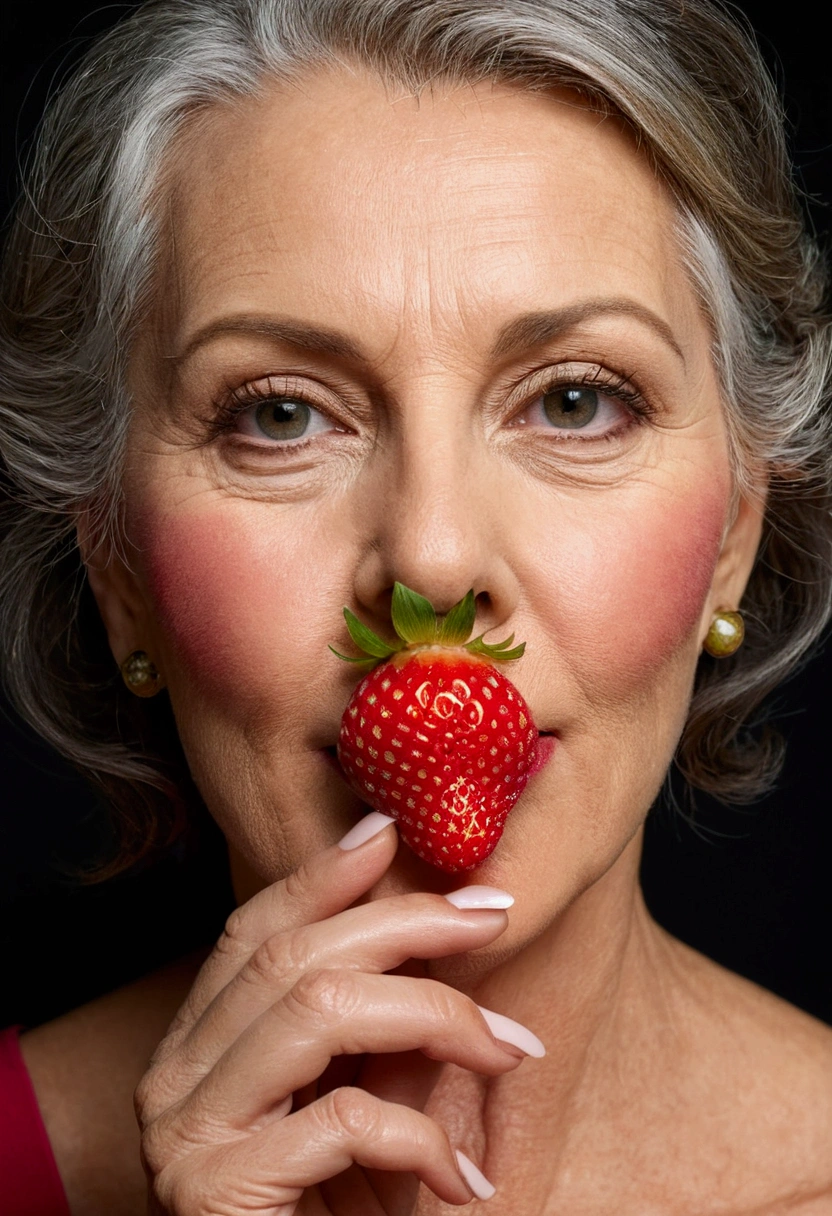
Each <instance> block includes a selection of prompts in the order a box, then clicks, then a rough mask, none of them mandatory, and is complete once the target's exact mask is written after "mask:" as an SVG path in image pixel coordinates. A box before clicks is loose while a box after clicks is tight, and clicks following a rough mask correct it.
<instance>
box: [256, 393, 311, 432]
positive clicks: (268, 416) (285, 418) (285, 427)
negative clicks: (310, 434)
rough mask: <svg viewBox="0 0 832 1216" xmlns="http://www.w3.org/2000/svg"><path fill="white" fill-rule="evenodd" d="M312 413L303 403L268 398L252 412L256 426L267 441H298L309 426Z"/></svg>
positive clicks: (286, 399) (288, 399)
mask: <svg viewBox="0 0 832 1216" xmlns="http://www.w3.org/2000/svg"><path fill="white" fill-rule="evenodd" d="M311 413H312V411H311V409H310V407H309V406H308V405H307V404H306V403H305V402H303V401H294V400H292V398H290V397H269V399H268V401H264V402H262V404H261V405H258V407H257V409H256V410H255V411H254V417H255V419H256V420H257V425H258V427H259V428H260V430H261V431H262V432H263V434H264V435H268V437H269V439H300V438H301V436H302V435H303V434H304V433H305V431H306V428H307V427H308V426H309V418H310V415H311Z"/></svg>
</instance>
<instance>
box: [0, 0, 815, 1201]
mask: <svg viewBox="0 0 832 1216" xmlns="http://www.w3.org/2000/svg"><path fill="white" fill-rule="evenodd" d="M823 288H824V280H823V276H822V273H821V270H820V268H819V265H818V261H817V256H816V252H815V250H814V248H813V246H812V244H811V242H810V241H809V239H808V238H807V237H806V235H805V234H804V232H803V230H802V227H801V224H800V222H799V220H798V217H797V212H796V208H795V204H794V200H793V196H792V194H791V191H790V186H789V178H788V173H787V168H786V165H785V161H784V153H783V144H782V135H781V129H780V119H779V111H778V107H777V103H776V98H775V97H774V95H773V92H772V87H771V85H770V83H769V81H768V79H767V78H766V76H765V73H764V71H763V69H762V68H761V66H760V63H759V61H758V58H757V55H756V52H755V51H754V49H753V47H752V46H751V45H750V44H749V42H748V40H747V38H746V37H745V35H744V33H743V32H742V31H740V30H738V29H737V28H736V27H735V26H734V25H733V24H732V23H731V21H730V20H729V19H728V18H727V17H726V16H725V14H724V13H723V12H722V11H721V10H720V9H718V8H715V7H714V6H712V5H711V4H709V3H707V2H706V0H687V2H686V3H685V4H684V5H682V4H677V3H675V2H671V0H626V2H624V0H621V2H620V3H610V4H605V5H598V4H596V3H594V0H569V3H566V2H565V0H499V3H498V2H497V0H477V2H475V3H471V0H465V2H464V3H462V2H460V0H152V2H151V3H149V4H146V5H144V6H143V7H141V8H140V9H139V10H138V11H137V12H136V13H135V14H134V15H133V16H132V17H130V18H129V19H128V20H127V21H125V22H124V23H123V24H121V25H120V26H119V27H117V28H116V29H115V31H114V32H112V33H111V34H109V35H108V36H107V37H106V38H105V39H104V40H103V41H102V42H101V43H100V44H99V45H98V46H97V48H95V49H93V51H92V53H91V54H90V55H88V57H87V59H86V60H85V62H84V63H83V64H82V65H81V67H80V69H79V71H78V72H77V74H76V75H75V77H74V79H73V80H72V82H71V83H70V84H69V86H68V88H67V89H66V90H65V91H64V93H63V95H62V96H61V97H60V98H59V99H58V100H57V102H56V103H55V105H54V107H53V110H52V113H51V116H50V117H49V118H48V120H47V123H46V126H45V128H44V130H43V133H42V137H41V142H40V151H39V156H38V159H37V162H36V164H35V166H34V172H33V178H32V182H31V184H30V188H29V191H28V193H27V197H26V200H25V202H24V204H23V206H22V208H21V210H20V213H19V216H18V219H17V225H16V228H15V229H14V231H13V234H12V240H11V246H10V253H9V258H8V269H7V272H6V280H5V306H4V312H3V327H4V328H3V335H2V342H3V360H4V373H3V374H4V383H3V389H2V451H3V457H4V460H5V475H6V479H7V486H8V500H9V505H8V508H7V510H8V514H9V519H10V527H9V531H8V537H7V540H6V542H5V548H4V550H3V574H2V578H3V583H2V612H3V619H4V634H5V637H6V640H7V643H8V645H7V653H6V659H5V673H6V681H7V685H8V687H9V689H10V690H11V693H12V695H13V696H14V698H15V701H16V704H17V705H18V706H19V707H20V709H21V711H22V712H23V713H24V714H25V715H26V716H27V718H28V720H29V721H30V722H32V723H34V724H35V725H36V727H37V728H38V729H39V730H40V731H41V732H42V734H43V735H44V736H45V737H46V738H48V739H49V740H50V741H51V742H52V743H53V744H54V745H56V746H57V747H58V748H59V749H60V750H62V751H63V752H64V754H66V755H68V756H69V757H71V759H72V760H73V761H74V762H75V763H76V764H77V765H79V766H80V767H81V768H82V769H83V770H84V771H86V772H88V773H89V774H91V775H92V776H93V777H94V778H95V779H96V780H97V781H98V782H99V784H100V785H101V786H103V788H104V789H105V790H106V791H107V793H108V796H109V798H110V800H111V802H112V806H113V808H114V812H115V814H116V815H117V817H118V820H119V823H120V824H121V825H122V834H123V839H124V854H123V856H124V858H128V857H135V856H137V855H139V854H140V853H141V852H142V850H143V849H146V848H148V847H149V845H150V844H151V843H152V842H153V841H154V840H156V839H159V838H161V837H162V836H164V834H165V833H170V831H171V828H172V826H175V823H176V822H177V821H180V820H181V819H182V818H183V817H186V816H187V815H188V814H189V812H190V808H193V807H195V806H197V805H198V804H199V803H200V801H201V802H202V803H204V805H205V806H206V807H207V808H208V810H209V811H210V813H211V815H212V816H213V817H214V818H215V820H216V821H217V823H218V824H219V826H220V827H221V829H222V831H223V833H224V835H225V837H226V839H227V842H228V853H229V858H230V865H231V872H232V876H233V881H234V888H235V893H236V896H237V900H238V904H239V907H238V909H237V910H236V911H235V913H234V914H233V915H232V917H231V919H230V921H229V922H228V925H227V928H226V931H225V933H224V935H223V936H222V938H221V940H220V941H219V942H218V943H217V946H216V948H215V949H214V950H213V951H212V952H211V954H210V955H209V956H208V957H207V959H205V958H201V959H198V960H186V961H185V962H183V963H182V964H181V965H180V966H177V967H174V968H172V969H169V970H167V971H165V972H163V973H160V974H157V975H154V976H151V977H150V978H148V979H146V980H144V981H141V982H139V983H138V984H135V985H133V986H132V987H130V988H128V989H125V990H123V991H120V992H118V993H116V994H114V995H112V996H110V997H108V998H105V999H104V1000H101V1001H98V1002H96V1003H94V1004H93V1005H91V1006H88V1007H86V1008H84V1009H81V1010H78V1011H77V1012H76V1013H74V1014H71V1015H69V1016H68V1017H65V1018H63V1019H60V1020H59V1021H58V1022H56V1023H53V1024H51V1025H47V1026H44V1027H42V1028H40V1029H38V1030H36V1031H33V1032H31V1033H30V1034H28V1035H26V1036H24V1038H23V1054H24V1058H25V1061H26V1064H27V1066H28V1069H29V1072H30V1075H31V1078H32V1082H33V1085H34V1091H35V1093H36V1094H37V1098H38V1100H39V1103H40V1108H41V1111H42V1117H43V1121H44V1125H45V1128H46V1131H47V1133H48V1136H49V1140H50V1142H51V1151H52V1152H53V1153H54V1158H55V1161H56V1163H57V1170H58V1171H59V1175H60V1179H61V1180H62V1186H63V1187H64V1188H65V1192H66V1196H67V1199H68V1204H69V1210H70V1211H72V1212H73V1213H77V1214H87V1213H102V1214H103V1213H114V1212H118V1213H136V1214H137V1216H138V1214H139V1213H143V1212H145V1211H147V1210H149V1211H150V1212H152V1213H167V1214H170V1216H197V1214H199V1216H203V1214H204V1216H208V1214H211V1216H214V1214H217V1213H222V1214H223V1216H244V1214H247V1213H254V1212H258V1213H271V1214H273V1216H276V1214H278V1213H279V1214H280V1216H288V1214H289V1213H292V1212H297V1213H304V1216H321V1214H323V1213H330V1214H331V1216H365V1214H366V1216H381V1214H388V1216H404V1214H405V1213H414V1212H415V1213H419V1216H428V1214H432V1213H438V1212H444V1211H447V1210H449V1208H450V1207H451V1206H453V1205H459V1204H465V1203H468V1202H469V1201H471V1200H472V1199H475V1200H476V1201H480V1200H485V1199H489V1198H490V1199H492V1202H491V1207H490V1210H492V1211H495V1212H503V1213H512V1214H513V1216H514V1214H519V1216H537V1214H543V1213H555V1212H558V1213H573V1214H575V1216H577V1214H579V1213H581V1214H583V1213H586V1214H587V1216H589V1214H596V1213H598V1214H600V1213H610V1212H615V1213H616V1214H619V1216H629V1214H630V1213H632V1214H633V1216H636V1214H638V1216H643V1214H644V1213H647V1212H650V1213H657V1214H658V1213H662V1214H667V1216H671V1214H674V1216H675V1214H691V1216H693V1214H696V1216H702V1214H704V1213H717V1212H719V1213H725V1214H728V1213H730V1214H734V1216H739V1214H740V1213H743V1214H745V1213H748V1214H750V1213H755V1214H759V1216H762V1214H764V1213H770V1214H771V1216H774V1214H775V1213H781V1212H785V1211H787V1210H788V1212H789V1213H794V1214H797V1213H806V1214H807V1216H809V1214H810V1213H811V1214H813V1216H814V1214H816V1213H817V1214H820V1213H828V1212H830V1211H832V1037H830V1033H829V1032H828V1031H827V1030H826V1029H825V1028H824V1027H822V1026H821V1025H819V1024H818V1023H815V1022H813V1021H812V1019H810V1018H809V1017H807V1016H805V1015H803V1014H801V1013H800V1012H798V1011H797V1010H795V1009H793V1008H791V1007H789V1006H787V1005H785V1004H784V1003H782V1002H780V1001H779V1000H776V999H775V998H774V997H772V996H770V995H769V994H767V993H765V992H763V991H761V990H759V989H757V988H755V987H754V986H753V985H751V984H749V983H747V982H745V981H743V980H740V979H739V978H737V977H736V976H734V975H731V974H729V973H726V972H724V971H723V970H721V969H720V968H719V967H717V966H715V965H714V964H712V963H711V962H709V961H708V960H707V959H705V958H703V957H701V956H699V955H697V954H695V953H694V952H692V951H691V950H689V949H687V948H686V947H684V946H682V945H681V944H680V943H679V942H677V941H674V940H672V939H671V938H669V937H668V936H667V935H666V934H665V933H664V932H663V931H662V930H661V929H660V928H659V927H658V926H657V925H656V924H655V923H654V922H653V921H652V920H651V919H650V917H649V915H648V914H647V912H646V911H645V908H644V905H643V902H642V900H641V898H640V895H639V890H638V861H639V852H640V843H641V835H642V826H643V823H644V820H645V816H646V814H647V812H648V809H649V807H650V806H651V804H652V802H653V801H654V799H655V797H656V794H657V792H658V790H659V788H660V786H661V783H662V781H663V778H664V776H665V773H666V770H667V768H668V766H669V764H670V763H671V761H672V760H673V759H674V757H675V758H676V761H677V763H678V764H679V765H680V767H681V768H682V770H683V772H684V773H685V774H686V775H687V777H688V779H689V781H690V782H691V783H692V785H693V786H696V787H699V788H702V789H706V790H709V791H711V792H717V793H720V794H722V795H723V796H725V797H729V798H734V799H741V798H748V797H750V796H753V794H755V793H756V792H758V791H759V790H761V789H762V788H763V787H764V786H765V784H766V783H767V782H768V781H770V779H771V777H772V775H773V772H774V771H775V769H776V763H777V755H776V754H775V753H774V752H772V750H771V748H770V746H767V745H766V746H763V745H761V744H759V743H758V742H756V741H755V740H754V739H753V738H751V737H749V736H748V735H747V734H746V733H745V732H744V730H743V722H744V721H746V720H747V719H748V716H749V714H750V713H751V711H752V710H753V709H754V708H755V706H757V704H758V703H759V702H760V700H761V698H762V697H763V696H764V695H765V693H766V692H767V691H769V690H770V689H771V688H772V687H773V685H774V684H775V683H776V682H777V681H778V680H780V679H782V677H783V676H784V675H785V674H786V673H787V672H788V671H789V670H791V669H792V668H793V666H794V665H795V663H796V662H797V661H798V659H799V658H800V656H801V655H802V654H803V653H804V652H805V651H806V649H807V647H808V646H809V645H810V644H811V643H812V641H813V640H814V639H815V638H816V637H817V636H818V635H819V633H820V631H821V630H822V628H823V626H824V624H825V621H826V618H827V611H828V604H829V586H830V519H829V503H830V455H829V421H828V413H827V401H828V396H827V393H828V377H829V365H830V332H829V328H828V327H827V324H826V322H825V321H824V319H823V317H822V315H821V312H820V301H821V296H822V291H823ZM84 571H85V572H86V577H85V578H83V577H82V574H83V572H84ZM397 583H398V584H401V585H403V586H406V587H407V588H410V589H412V590H413V591H415V592H418V593H419V594H420V595H421V596H423V597H425V598H426V599H427V600H429V601H430V603H431V604H432V605H433V608H434V609H435V610H436V612H437V613H438V614H439V617H440V619H444V620H446V621H447V620H448V619H449V618H448V617H447V614H448V613H449V612H450V610H451V609H452V608H453V606H454V605H456V604H457V603H458V602H459V601H460V600H463V599H464V597H465V596H466V593H467V592H469V591H470V590H472V591H473V593H474V600H473V608H474V609H475V621H474V623H473V624H472V631H473V632H475V633H476V635H477V636H481V635H484V637H485V641H486V642H493V643H500V642H502V641H503V640H504V639H505V638H506V637H507V636H508V635H510V634H514V635H515V636H516V638H517V640H518V641H522V642H524V643H525V652H524V653H523V654H522V656H520V657H517V658H514V659H513V660H512V661H511V662H510V663H507V664H506V665H504V667H503V668H502V669H501V670H503V671H504V672H505V674H506V676H507V678H508V680H509V681H510V682H511V683H510V685H509V687H511V688H515V689H516V690H517V692H518V693H519V694H520V695H521V696H522V697H523V698H524V699H525V702H526V704H527V705H528V707H529V710H530V712H531V714H532V715H533V718H534V722H535V723H536V739H535V751H536V756H537V759H536V762H535V764H534V766H533V775H532V776H531V778H530V779H529V781H528V784H527V785H526V787H525V789H524V792H523V793H522V795H521V796H520V798H519V800H518V801H517V802H516V805H515V806H514V808H513V809H512V810H511V813H510V815H509V816H508V819H507V820H506V823H505V831H504V834H503V836H502V839H500V840H499V842H498V843H497V844H496V848H494V851H493V852H491V854H490V855H489V856H488V857H487V858H485V859H484V860H483V859H482V858H479V859H478V860H480V861H482V864H481V865H479V866H478V868H476V869H461V870H458V871H456V872H448V871H447V869H443V868H437V867H436V866H434V865H433V864H430V862H429V861H426V860H423V858H422V857H420V856H419V855H417V851H414V850H413V849H410V848H409V847H407V845H406V844H405V843H404V841H403V840H402V839H401V837H400V835H399V827H398V826H397V825H396V823H395V822H394V820H393V819H392V818H391V817H390V816H387V815H385V814H381V813H380V812H379V810H378V809H377V810H375V811H372V812H368V808H367V805H366V804H365V803H364V802H362V799H361V798H359V796H358V795H357V794H356V793H355V792H354V790H353V787H352V786H351V785H350V784H348V783H347V781H346V780H345V775H344V772H343V770H342V769H341V768H339V765H338V762H337V760H336V759H335V755H334V752H335V745H336V743H337V741H338V738H339V728H340V723H341V719H342V714H343V713H344V710H345V707H346V706H347V703H348V701H349V700H350V697H351V696H352V694H353V692H354V689H355V687H356V683H357V682H358V679H359V678H360V676H359V675H357V672H361V671H363V670H364V669H363V668H361V667H358V668H356V667H352V666H350V665H349V664H346V663H343V662H342V661H341V660H340V659H339V658H338V657H336V655H334V654H333V653H332V651H331V650H330V644H332V645H333V646H334V647H335V648H336V649H337V650H339V651H341V652H344V653H346V655H347V657H357V656H356V654H355V648H354V647H353V646H352V643H351V640H350V638H349V637H348V636H347V632H346V630H345V628H344V621H343V617H342V608H343V606H344V605H346V606H347V607H348V609H349V610H350V612H351V613H352V614H353V616H352V617H351V618H350V619H351V621H352V624H353V634H354V636H355V635H357V634H358V633H360V631H361V628H362V627H369V629H372V630H373V631H374V632H375V633H376V634H377V635H379V636H380V638H381V639H383V640H386V641H388V642H390V641H392V640H393V636H394V635H393V628H392V624H391V601H392V597H393V589H394V587H395V585H396V584H397ZM470 604H471V597H469V606H470ZM96 606H97V611H96ZM740 606H742V614H743V617H744V618H745V621H746V630H745V632H746V635H747V636H746V638H745V641H744V644H742V645H740V643H741V642H742V641H743V627H742V617H741V616H740V615H739V613H738V609H740ZM356 622H359V624H356ZM362 636H365V637H366V636H369V634H366V632H365V634H364V635H362ZM466 636H467V635H466ZM703 651H704V652H707V653H703ZM492 657H494V655H493V654H492ZM119 667H121V670H122V674H123V675H124V681H123V682H122V681H121V680H119V679H118V678H117V676H118V668H119ZM494 667H495V670H496V668H497V664H496V663H495V665H494ZM495 680H496V677H495ZM495 687H496V684H495ZM136 694H138V696H137V695H136ZM157 694H158V695H157ZM404 822H405V821H404V820H402V825H404ZM134 1090H135V1106H136V1113H137V1116H138V1127H137V1125H136V1121H135V1119H134V1115H133V1110H132V1101H131V1099H132V1096H133V1092H134ZM140 1137H141V1143H140ZM41 1152H42V1157H41V1160H42V1169H41V1170H40V1175H39V1178H40V1183H39V1184H40V1185H42V1186H43V1187H45V1188H48V1187H50V1186H51V1187H52V1188H53V1190H52V1194H53V1195H54V1198H52V1199H50V1200H48V1201H47V1200H46V1199H43V1200H41V1201H39V1202H40V1203H41V1206H40V1207H39V1209H38V1210H39V1211H47V1210H48V1211H54V1212H59V1211H62V1210H65V1209H64V1208H63V1207H62V1206H61V1205H62V1204H63V1200H62V1199H61V1198H60V1197H59V1189H58V1180H57V1175H56V1174H54V1168H55V1167H54V1165H53V1164H52V1162H51V1159H50V1158H49V1156H48V1154H47V1152H46V1146H45V1144H42V1145H41ZM50 1171H53V1173H52V1174H50ZM420 1184H421V1185H420ZM495 1188H496V1190H495ZM18 1191H19V1193H22V1190H21V1188H20V1186H19V1187H18ZM492 1197H493V1198H492ZM23 1202H24V1201H21V1203H20V1206H19V1208H18V1209H15V1210H19V1211H21V1212H23V1211H28V1210H30V1209H29V1208H25V1207H24V1206H23ZM49 1204H51V1207H50V1206H48V1205H49ZM148 1204H149V1209H148ZM31 1210H33V1211H34V1206H32V1207H31Z"/></svg>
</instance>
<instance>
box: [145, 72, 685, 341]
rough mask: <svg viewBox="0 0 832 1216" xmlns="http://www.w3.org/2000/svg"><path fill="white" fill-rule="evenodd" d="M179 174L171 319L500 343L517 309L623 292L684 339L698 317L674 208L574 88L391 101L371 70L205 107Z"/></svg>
mask: <svg viewBox="0 0 832 1216" xmlns="http://www.w3.org/2000/svg"><path fill="white" fill-rule="evenodd" d="M172 165H173V179H172V188H171V205H170V208H169V211H168V215H169V222H170V226H171V230H170V236H171V238H172V240H171V243H170V255H171V256H170V259H169V261H168V266H169V273H171V274H173V275H174V276H175V284H170V283H168V284H167V286H168V287H170V286H172V285H173V286H175V290H174V291H172V292H171V291H170V290H166V291H165V292H164V293H163V295H164V299H165V300H166V303H167V304H168V305H169V304H170V302H171V301H172V300H173V301H175V305H176V306H175V315H174V314H173V313H172V312H170V311H169V312H168V315H167V317H166V323H165V329H166V331H167V339H168V342H169V343H170V344H172V346H173V348H174V350H176V351H179V350H181V349H182V346H183V344H187V342H188V341H189V338H190V336H191V335H192V334H193V333H195V332H196V331H198V330H199V329H201V328H202V327H204V326H206V325H208V324H210V323H211V322H212V321H214V320H216V319H217V318H218V317H220V316H229V315H232V316H233V315H235V314H239V315H243V314H253V313H254V314H275V315H281V316H286V315H290V316H295V317H303V318H304V319H305V320H306V321H307V322H309V323H310V324H313V325H318V326H320V327H323V328H327V327H330V328H331V327H332V326H333V325H334V324H335V323H336V321H337V324H338V328H339V329H344V328H346V329H347V330H353V331H355V332H359V331H360V332H362V333H363V334H365V335H366V334H367V333H368V332H369V333H371V334H373V335H374V336H375V338H376V340H377V342H378V344H379V346H380V347H389V345H390V344H391V343H394V342H398V341H400V339H401V337H402V334H403V332H406V333H407V334H408V335H410V336H412V337H414V338H417V337H418V340H426V341H428V342H433V343H435V342H436V341H440V342H444V341H450V342H453V341H457V340H459V338H460V337H461V338H462V339H463V340H464V341H465V343H466V344H470V343H471V342H472V340H473V341H474V344H475V345H476V343H477V342H482V343H483V344H485V345H487V346H488V347H489V348H493V345H494V343H495V340H496V338H497V335H498V334H499V332H500V331H501V329H502V328H504V327H505V325H506V324H509V323H510V322H511V320H512V319H513V318H514V317H516V316H517V315H519V314H525V313H528V312H535V311H546V310H551V309H554V308H563V307H575V306H578V305H581V304H582V303H584V302H585V301H587V300H597V299H601V298H614V299H616V300H625V301H627V300H629V301H631V302H632V303H633V304H634V305H635V306H637V307H640V308H642V309H647V310H650V311H651V312H653V313H655V315H656V316H657V317H658V318H659V319H660V320H661V321H662V322H663V323H664V324H665V325H667V326H669V327H670V328H671V329H672V330H674V331H677V330H679V331H681V336H680V341H684V340H685V332H686V331H687V330H689V329H690V328H691V327H692V326H693V328H698V326H699V325H701V318H699V316H698V309H697V308H696V306H695V301H694V297H693V293H692V292H691V290H690V288H689V285H688V282H687V278H686V276H685V274H684V271H683V270H682V268H681V265H680V263H679V260H678V256H677V249H676V244H675V240H674V236H673V231H674V228H673V222H674V210H673V205H672V201H671V200H670V198H669V196H668V194H667V192H666V190H665V189H664V187H663V186H662V185H661V184H660V183H659V182H658V181H657V179H656V177H655V175H654V174H653V172H652V170H651V168H650V165H649V163H648V160H647V158H646V157H644V156H642V155H641V154H640V153H639V152H638V151H637V150H636V148H635V145H634V142H633V140H632V138H631V136H630V135H629V133H628V132H627V131H626V130H625V129H624V128H623V125H622V124H621V123H620V122H618V121H617V120H615V119H611V118H609V117H608V116H603V115H600V114H598V113H597V112H593V111H592V110H591V109H589V108H588V107H587V106H586V105H583V104H581V103H580V101H579V99H577V98H576V97H575V96H574V95H571V94H568V93H559V94H544V93H534V92H524V91H521V90H519V89H514V88H510V87H507V86H495V85H493V84H491V83H485V84H481V85H476V86H472V85H460V86H448V87H446V88H444V89H434V90H433V91H431V92H430V93H424V94H422V95H421V96H419V97H414V96H412V95H410V96H405V95H397V94H396V93H395V92H394V91H393V90H391V88H390V86H389V85H385V84H384V83H383V82H382V81H380V80H379V79H378V78H376V77H374V76H371V75H369V74H367V73H363V72H358V71H356V72H350V73H347V72H343V71H339V72H335V71H328V72H319V73H317V74H315V75H310V77H309V79H308V81H307V82H306V83H305V84H304V86H303V87H297V88H293V89H291V90H289V89H284V88H281V89H274V90H272V91H271V92H269V93H268V94H265V95H264V96H262V97H260V98H258V99H250V100H248V101H245V102H238V103H236V104H234V105H232V106H227V107H225V108H222V109H217V110H216V111H215V112H214V113H213V114H211V115H210V116H209V117H208V119H207V121H203V122H201V123H200V124H199V126H198V127H197V128H195V129H194V130H193V131H192V132H191V133H190V135H189V136H188V137H186V138H185V139H184V140H182V141H180V144H179V146H178V149H177V155H176V157H175V161H174V162H172Z"/></svg>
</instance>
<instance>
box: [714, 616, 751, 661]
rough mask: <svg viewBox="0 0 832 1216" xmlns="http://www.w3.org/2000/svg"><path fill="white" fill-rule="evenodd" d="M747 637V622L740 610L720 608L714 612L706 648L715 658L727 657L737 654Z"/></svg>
mask: <svg viewBox="0 0 832 1216" xmlns="http://www.w3.org/2000/svg"><path fill="white" fill-rule="evenodd" d="M744 637H745V622H744V621H743V619H742V616H741V615H740V613H739V612H731V611H729V610H728V609H720V611H719V612H715V613H714V618H713V620H712V621H711V627H710V629H709V630H708V636H707V637H706V638H705V650H707V652H708V654H709V655H712V656H713V657H714V658H715V659H727V658H728V656H729V655H732V654H735V653H736V652H737V651H738V650H739V648H740V646H742V643H743V638H744Z"/></svg>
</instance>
